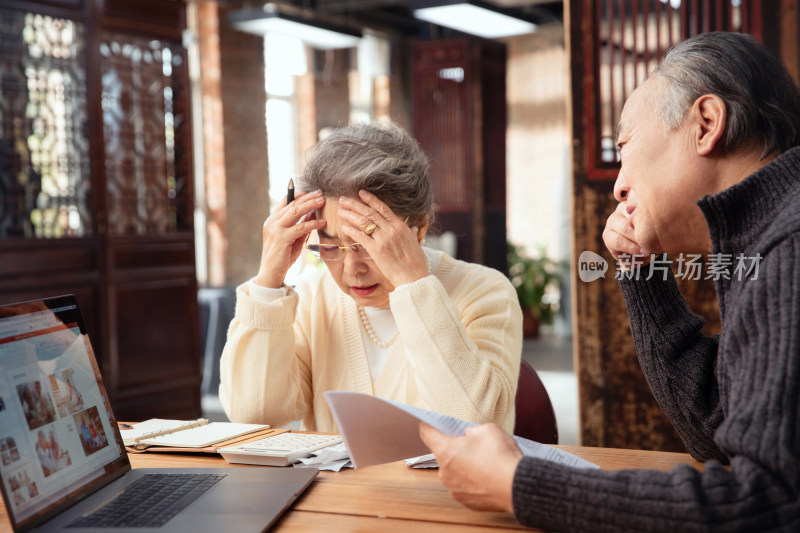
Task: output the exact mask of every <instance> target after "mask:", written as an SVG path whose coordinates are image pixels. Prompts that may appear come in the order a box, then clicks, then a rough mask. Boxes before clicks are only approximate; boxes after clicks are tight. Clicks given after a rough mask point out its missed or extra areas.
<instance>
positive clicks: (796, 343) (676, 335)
mask: <svg viewBox="0 0 800 533" xmlns="http://www.w3.org/2000/svg"><path fill="white" fill-rule="evenodd" d="M698 205H699V206H700V208H701V209H702V211H703V214H704V215H705V217H706V221H707V224H708V227H709V231H710V234H711V240H712V253H713V254H730V255H723V256H717V257H718V259H726V258H727V259H728V260H730V261H731V262H732V263H733V266H735V264H736V263H737V257H738V256H739V254H743V257H745V258H753V257H757V254H759V255H760V257H761V259H760V262H759V264H758V273H757V277H756V275H755V272H754V271H751V272H750V275H749V276H741V275H734V274H735V272H734V269H733V268H730V269H728V270H727V272H726V274H727V275H728V277H729V278H730V279H725V277H720V279H719V280H718V281H716V282H715V283H716V290H717V295H718V300H719V308H720V315H721V319H722V333H721V335H720V336H718V337H713V338H709V337H706V336H704V335H702V334H701V333H700V328H701V327H702V325H703V320H702V319H701V318H700V317H698V316H696V315H694V314H692V313H691V312H690V311H689V309H688V307H687V305H686V302H685V300H684V299H683V297H682V296H681V294H680V292H679V290H678V287H677V284H676V282H675V279H674V277H673V276H672V275H671V273H670V275H669V277H668V279H667V280H663V279H662V278H661V277H660V276H658V275H656V276H653V278H652V279H650V280H648V281H645V278H646V277H647V276H642V277H641V278H640V279H639V280H636V279H628V280H621V281H620V283H619V284H620V287H621V289H622V293H623V296H624V298H625V303H626V306H627V310H628V317H629V320H630V325H631V332H632V334H633V340H634V344H635V346H636V352H637V354H638V357H639V362H640V365H641V368H642V371H643V373H644V375H645V377H646V378H647V381H648V383H649V385H650V387H651V389H652V391H653V394H654V396H655V398H656V400H657V401H658V403H659V405H660V406H661V408H662V409H663V410H664V412H665V413H666V415H667V417H668V418H669V420H670V421H671V422H672V424H673V425H674V427H675V428H676V429H677V431H678V432H679V434H680V436H681V437H682V439H683V441H684V443H685V444H686V447H687V449H688V450H689V452H690V453H691V454H692V455H693V456H694V457H695V458H697V459H699V460H701V461H707V462H706V464H705V467H704V470H703V472H699V471H697V470H695V469H694V468H692V467H690V466H688V465H683V466H678V467H676V468H674V469H673V470H672V471H670V472H659V471H651V470H622V471H616V472H608V471H599V470H577V469H570V468H565V467H562V466H559V465H555V464H552V463H547V462H544V461H541V460H537V459H531V458H524V459H523V460H522V461H521V462H520V464H519V465H518V467H517V470H516V473H515V477H514V481H513V502H514V512H515V514H516V517H517V519H518V520H519V521H520V522H521V523H522V524H526V525H530V526H538V527H542V528H546V529H550V530H558V531H593V532H595V531H647V532H659V531H665V532H670V533H674V532H676V531H681V532H683V531H725V532H731V531H747V532H752V531H800V409H799V408H798V407H799V406H800V147H798V148H794V149H791V150H789V151H787V152H786V153H784V154H782V155H781V156H779V157H778V158H776V159H775V160H774V161H772V162H771V163H770V164H768V165H765V166H764V167H762V168H760V169H759V170H757V171H756V172H755V173H753V174H752V175H750V176H748V177H747V178H746V179H745V180H743V181H742V182H740V183H738V184H737V185H735V186H733V187H731V188H729V189H727V190H725V191H723V192H721V193H719V194H716V195H713V196H707V197H705V198H703V199H702V200H700V201H699V202H698ZM676 223H677V222H676ZM740 278H741V279H740ZM754 278H756V279H754ZM722 463H729V464H730V466H729V468H726V467H725V466H723V464H722Z"/></svg>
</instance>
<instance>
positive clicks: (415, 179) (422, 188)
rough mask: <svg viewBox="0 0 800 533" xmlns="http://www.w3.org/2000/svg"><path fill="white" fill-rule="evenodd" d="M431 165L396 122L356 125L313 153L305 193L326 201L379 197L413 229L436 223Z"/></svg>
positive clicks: (305, 174) (304, 182)
mask: <svg viewBox="0 0 800 533" xmlns="http://www.w3.org/2000/svg"><path fill="white" fill-rule="evenodd" d="M429 167H430V164H429V162H428V158H427V156H426V155H425V154H424V153H423V151H422V149H421V148H420V146H419V144H418V143H417V141H416V139H414V137H412V136H411V134H410V133H408V132H407V131H406V130H404V129H403V128H401V127H400V126H398V125H397V124H394V123H391V122H374V123H370V124H364V123H359V124H353V125H352V126H347V127H344V128H341V129H338V130H334V132H333V133H331V134H330V135H329V136H328V137H326V138H325V139H323V140H321V141H320V142H318V143H317V144H316V145H315V146H314V147H313V148H312V149H311V151H310V153H309V157H308V161H307V163H306V166H305V171H304V172H303V175H302V176H301V177H300V178H299V180H298V181H299V185H300V188H301V189H302V190H305V191H314V190H317V189H319V190H321V191H322V194H323V195H324V196H325V197H328V198H333V197H339V196H352V197H356V198H357V197H358V191H359V190H361V189H364V190H366V191H369V192H371V193H372V194H374V195H375V196H377V197H378V198H379V199H380V200H381V201H382V202H384V203H385V204H386V205H388V206H389V208H390V209H391V210H392V211H394V213H395V215H397V216H398V217H400V218H401V219H405V218H406V217H408V224H409V225H419V224H422V223H423V219H424V217H425V215H429V222H433V189H432V187H431V180H430V176H429V174H428V168H429Z"/></svg>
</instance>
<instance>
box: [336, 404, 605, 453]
mask: <svg viewBox="0 0 800 533" xmlns="http://www.w3.org/2000/svg"><path fill="white" fill-rule="evenodd" d="M325 399H326V400H327V402H328V405H329V406H330V408H331V412H332V413H333V417H334V419H335V420H336V424H337V425H338V426H339V431H340V433H341V434H342V437H343V438H344V441H345V444H347V449H348V450H350V459H351V461H353V465H354V466H355V467H356V468H359V467H362V466H369V465H375V464H381V463H388V462H391V461H399V460H402V459H406V458H409V457H417V456H420V455H426V454H429V453H430V452H431V451H430V449H428V447H427V446H426V445H425V443H424V442H422V439H421V438H420V437H419V421H422V422H425V423H426V424H429V425H431V426H433V427H434V428H436V429H438V430H439V431H441V432H442V433H446V434H448V435H451V436H461V435H463V434H464V431H465V430H466V429H467V428H468V427H470V426H474V425H476V424H473V423H471V422H467V421H465V420H460V419H458V418H455V417H452V416H447V415H443V414H441V413H436V412H433V411H428V410H427V409H422V408H420V407H414V406H412V405H405V404H402V403H399V402H393V401H391V400H385V399H383V398H378V397H376V396H370V395H368V394H362V393H360V392H344V391H328V392H326V393H325ZM514 439H515V440H516V441H517V444H518V445H519V447H520V449H521V450H522V453H523V454H525V455H527V456H530V457H537V458H540V459H545V460H548V461H552V462H555V463H560V464H564V465H567V466H573V467H582V468H597V465H595V464H593V463H590V462H589V461H586V460H584V459H581V458H580V457H577V456H576V455H573V454H571V453H568V452H565V451H564V450H559V449H558V448H553V447H552V446H547V445H545V444H541V443H538V442H534V441H531V440H528V439H523V438H522V437H517V436H516V435H515V436H514Z"/></svg>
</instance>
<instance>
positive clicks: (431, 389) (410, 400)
mask: <svg viewBox="0 0 800 533" xmlns="http://www.w3.org/2000/svg"><path fill="white" fill-rule="evenodd" d="M433 274H434V275H431V276H428V277H426V278H423V279H420V280H418V281H415V282H414V283H409V284H407V285H401V286H399V287H397V288H395V290H394V291H393V292H392V293H391V294H390V295H389V305H390V307H391V310H392V314H393V315H394V318H395V321H396V323H397V327H398V330H399V335H398V339H397V341H396V342H395V343H394V344H393V346H392V351H391V354H390V355H389V358H388V361H387V362H386V366H385V368H384V369H383V371H382V372H381V374H380V376H379V377H378V379H377V380H376V381H375V382H374V383H373V380H372V378H371V376H370V370H369V364H368V361H367V356H366V352H365V349H364V342H363V339H362V335H361V330H360V328H361V327H362V326H361V322H360V319H359V315H358V307H357V305H356V303H355V301H353V299H352V298H350V297H349V296H347V295H346V294H345V293H344V292H342V291H341V289H339V287H338V286H337V285H336V283H335V282H334V280H333V278H332V277H331V276H330V273H328V271H327V270H323V271H320V272H319V273H315V274H314V275H312V276H310V277H309V278H307V279H305V280H304V281H302V282H301V283H300V284H299V285H298V286H297V288H296V290H294V289H291V288H290V289H288V290H287V294H286V296H285V297H281V298H278V299H276V300H275V301H273V302H270V303H268V304H264V303H261V302H259V301H257V300H255V299H253V298H251V297H250V295H249V291H248V283H244V284H242V285H241V286H239V287H238V288H237V291H236V295H237V301H236V315H235V317H234V319H233V320H232V321H231V324H230V327H229V329H228V340H227V342H226V344H225V349H224V350H223V354H222V360H221V362H220V373H221V380H222V381H221V384H220V400H221V402H222V405H223V407H224V408H225V412H226V413H227V414H228V417H229V418H230V419H231V420H232V421H235V422H257V423H266V424H271V425H273V426H282V425H285V424H287V423H289V422H291V421H293V420H298V419H301V420H302V421H303V429H305V430H309V431H324V432H337V431H338V430H337V427H336V424H335V422H334V420H333V416H332V415H331V412H330V410H329V408H328V405H327V403H326V402H325V398H324V395H323V393H324V392H325V391H328V390H347V391H357V392H363V393H366V394H372V395H376V396H379V397H382V398H387V399H389V400H394V401H398V402H402V403H407V404H411V405H416V406H418V407H422V408H424V409H430V410H432V411H437V412H440V413H444V414H447V415H451V416H455V417H458V418H462V419H465V420H469V421H471V422H475V423H485V422H497V423H498V424H500V425H501V426H502V427H503V428H504V429H505V430H507V431H509V432H511V431H513V429H514V398H515V395H516V391H517V380H518V377H519V365H520V357H521V352H522V313H521V311H520V307H519V303H518V300H517V296H516V293H515V291H514V288H513V286H512V285H511V283H510V282H509V281H508V279H507V278H506V277H505V276H504V275H503V274H501V273H500V272H498V271H496V270H493V269H491V268H487V267H484V266H480V265H475V264H471V263H465V262H463V261H458V260H456V259H453V258H451V257H449V256H447V255H442V256H441V260H440V261H439V265H438V266H437V268H436V270H435V271H434V273H433Z"/></svg>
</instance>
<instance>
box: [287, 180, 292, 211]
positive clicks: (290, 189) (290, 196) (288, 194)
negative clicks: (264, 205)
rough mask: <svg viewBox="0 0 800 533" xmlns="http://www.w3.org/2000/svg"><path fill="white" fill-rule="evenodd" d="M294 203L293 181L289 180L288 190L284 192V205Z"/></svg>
mask: <svg viewBox="0 0 800 533" xmlns="http://www.w3.org/2000/svg"><path fill="white" fill-rule="evenodd" d="M293 201H294V180H293V179H292V178H289V188H288V190H287V191H286V205H289V204H290V203H292V202H293Z"/></svg>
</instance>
